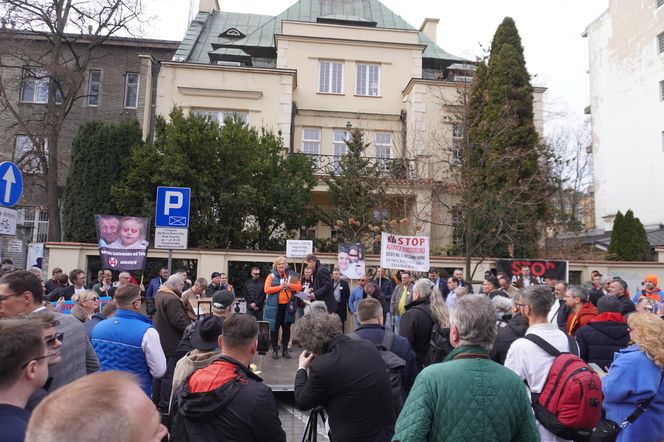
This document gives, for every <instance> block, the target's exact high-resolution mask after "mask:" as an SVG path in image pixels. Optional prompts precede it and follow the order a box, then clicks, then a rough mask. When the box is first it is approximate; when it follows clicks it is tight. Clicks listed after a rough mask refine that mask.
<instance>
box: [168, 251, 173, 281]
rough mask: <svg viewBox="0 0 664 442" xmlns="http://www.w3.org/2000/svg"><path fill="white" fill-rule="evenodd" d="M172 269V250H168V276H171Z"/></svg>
mask: <svg viewBox="0 0 664 442" xmlns="http://www.w3.org/2000/svg"><path fill="white" fill-rule="evenodd" d="M172 269H173V249H168V274H169V275H170V274H171V271H172Z"/></svg>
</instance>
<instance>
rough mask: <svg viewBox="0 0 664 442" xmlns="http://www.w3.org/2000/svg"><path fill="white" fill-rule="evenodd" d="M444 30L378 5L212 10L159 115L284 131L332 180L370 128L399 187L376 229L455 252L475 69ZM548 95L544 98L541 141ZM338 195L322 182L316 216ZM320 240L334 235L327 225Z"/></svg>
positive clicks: (194, 34)
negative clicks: (466, 103)
mask: <svg viewBox="0 0 664 442" xmlns="http://www.w3.org/2000/svg"><path fill="white" fill-rule="evenodd" d="M437 23H438V20H437V19H425V20H424V23H422V25H421V27H420V28H419V29H418V28H414V27H413V26H411V25H410V24H408V23H407V22H405V21H404V20H403V19H402V18H401V17H400V16H399V15H397V14H395V13H394V12H392V11H391V10H389V9H388V8H386V7H385V6H384V5H383V4H381V3H380V2H379V1H378V0H344V1H329V0H300V1H298V2H296V3H294V4H293V5H292V6H291V7H289V8H288V9H286V10H285V11H283V12H282V13H281V14H279V15H277V16H275V17H272V16H264V15H255V14H241V13H233V12H225V11H221V10H219V5H218V2H217V1H215V0H201V1H200V7H199V12H198V14H196V15H195V16H194V17H193V20H192V21H191V24H190V26H189V28H188V31H187V34H186V36H185V38H184V39H183V41H182V43H181V45H180V47H179V48H178V49H177V51H176V53H175V55H174V57H173V60H172V61H171V62H163V63H161V64H160V67H159V75H158V79H157V93H156V96H155V97H156V103H154V108H155V109H156V112H157V113H158V114H161V115H164V116H166V115H168V113H169V112H170V111H171V109H172V108H173V107H174V106H179V107H181V108H182V109H184V110H185V111H186V112H193V113H197V114H199V115H205V116H208V117H210V118H215V119H217V120H218V121H220V122H223V120H224V118H225V117H227V116H228V115H235V116H236V117H238V118H241V119H242V120H244V121H246V122H247V123H248V124H250V125H254V126H265V127H268V128H271V129H273V130H274V131H279V132H280V133H281V136H282V137H283V140H284V145H285V147H286V150H287V152H289V153H291V152H304V153H306V154H309V155H312V156H314V157H315V164H316V173H317V174H318V175H319V176H320V177H323V176H324V175H325V174H327V173H328V172H329V171H330V170H334V167H335V164H337V162H338V161H339V158H340V156H341V155H343V154H344V153H345V151H346V144H345V140H346V139H347V136H348V132H349V130H352V129H361V130H362V131H363V132H364V135H365V141H366V142H369V143H370V147H369V148H368V151H367V156H369V157H372V158H374V159H375V161H376V167H381V168H383V169H384V171H385V179H386V180H388V182H389V186H388V191H387V194H386V195H385V199H384V206H383V207H377V208H376V212H375V213H376V218H377V219H402V218H406V219H408V223H407V225H403V226H402V228H403V229H404V230H405V231H409V232H410V233H415V232H416V231H417V232H419V233H422V234H426V235H429V236H430V237H431V243H432V247H439V246H443V245H447V244H450V243H452V242H453V234H452V233H453V229H452V228H451V225H452V224H453V218H452V216H451V215H450V212H449V210H446V207H451V206H452V205H453V202H454V198H455V196H454V194H453V193H452V192H451V191H450V188H451V187H452V186H447V187H446V186H445V180H446V176H447V173H446V172H447V171H449V169H450V165H452V166H453V165H454V144H455V139H458V137H460V136H462V134H461V133H460V132H459V130H458V127H455V125H454V118H453V117H454V115H455V112H457V111H458V105H459V101H458V98H459V92H460V91H461V90H462V89H464V88H467V85H468V81H469V80H470V79H471V76H472V70H473V66H472V64H469V62H468V61H467V60H465V59H463V58H461V57H458V56H456V55H453V54H450V53H449V52H447V51H445V50H444V49H443V48H441V47H440V46H438V45H437V43H436V41H437V38H436V26H437ZM543 92H544V90H543V89H541V88H536V89H535V115H536V126H537V128H538V130H539V131H540V133H541V131H542V94H543ZM149 108H150V106H146V109H149ZM397 166H398V167H397ZM326 190H327V188H326V185H325V184H324V183H323V182H322V181H320V182H319V185H318V186H316V188H315V189H314V197H313V200H312V201H311V207H315V206H320V205H325V204H328V203H329V200H328V199H327V195H326ZM309 233H310V234H311V233H314V234H315V235H316V236H317V237H319V238H325V237H330V235H331V233H332V232H331V230H330V228H329V226H325V225H323V224H319V225H317V226H316V227H315V232H309Z"/></svg>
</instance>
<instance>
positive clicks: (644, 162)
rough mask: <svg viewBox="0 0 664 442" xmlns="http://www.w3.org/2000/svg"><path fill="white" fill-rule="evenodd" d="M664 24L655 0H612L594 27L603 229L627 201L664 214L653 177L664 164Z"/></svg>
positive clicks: (655, 218)
mask: <svg viewBox="0 0 664 442" xmlns="http://www.w3.org/2000/svg"><path fill="white" fill-rule="evenodd" d="M661 32H664V7H659V8H657V9H656V3H655V1H650V0H640V1H633V0H611V1H610V2H609V9H608V11H607V12H606V13H605V14H603V15H602V16H601V17H599V18H598V19H597V20H595V21H594V22H593V23H591V24H590V25H589V26H588V28H587V30H586V33H587V38H588V41H587V42H588V54H589V66H590V69H589V80H590V109H591V117H592V133H593V158H594V174H595V175H594V178H595V221H596V224H597V228H599V229H604V230H611V229H612V226H613V219H614V216H615V214H616V212H617V211H618V210H620V211H622V212H623V213H624V212H625V211H626V210H627V209H632V210H633V211H634V214H635V215H636V216H638V217H639V218H640V219H641V222H643V223H644V224H658V223H661V222H664V206H663V205H662V204H653V203H652V196H653V195H654V194H653V193H652V192H655V191H656V190H655V189H656V180H653V179H652V177H658V176H661V173H662V170H664V103H663V102H662V99H661V93H662V92H661V90H660V84H659V83H660V82H661V81H663V80H664V54H661V53H659V52H658V48H657V35H658V34H660V33H661Z"/></svg>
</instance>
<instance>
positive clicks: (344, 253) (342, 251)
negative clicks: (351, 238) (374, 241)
mask: <svg viewBox="0 0 664 442" xmlns="http://www.w3.org/2000/svg"><path fill="white" fill-rule="evenodd" d="M337 262H338V266H339V271H340V272H341V274H342V275H343V276H345V277H346V278H348V279H359V278H360V276H364V272H365V258H364V245H362V244H360V243H343V244H339V251H338V253H337Z"/></svg>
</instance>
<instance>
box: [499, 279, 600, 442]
mask: <svg viewBox="0 0 664 442" xmlns="http://www.w3.org/2000/svg"><path fill="white" fill-rule="evenodd" d="M519 307H520V308H521V314H523V316H524V317H525V318H526V319H527V320H528V325H529V327H528V330H527V331H526V335H525V336H524V337H523V338H520V339H517V340H516V341H514V343H512V346H511V347H510V349H509V351H508V352H507V358H506V359H505V367H507V368H509V369H510V370H512V371H513V372H515V373H516V374H517V375H518V376H519V377H520V378H521V379H523V380H524V382H525V383H526V385H527V386H528V389H529V390H530V393H531V399H532V405H533V410H534V411H535V417H536V419H537V427H538V429H539V433H540V436H541V440H542V441H565V440H572V439H580V438H583V437H588V436H589V435H590V433H591V432H592V429H593V427H594V426H595V425H596V424H597V422H598V421H599V418H600V414H601V409H602V392H601V381H600V379H599V377H598V376H597V375H596V374H595V373H594V372H593V371H592V370H591V369H590V367H588V365H586V364H585V362H583V361H582V360H581V359H580V358H579V357H578V347H577V345H576V342H575V341H574V338H572V337H571V336H568V335H566V334H565V333H564V332H562V331H561V330H560V329H559V328H558V325H557V324H552V323H550V322H549V321H548V319H547V314H548V313H549V310H550V308H551V292H550V291H549V289H548V288H547V287H546V286H536V285H531V286H529V287H526V288H525V289H523V290H522V291H521V299H520V303H519ZM570 353H572V354H570Z"/></svg>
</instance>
